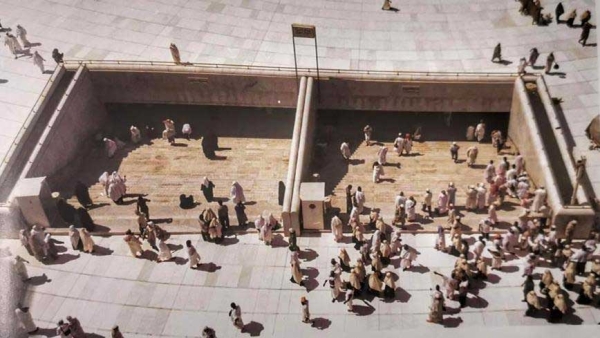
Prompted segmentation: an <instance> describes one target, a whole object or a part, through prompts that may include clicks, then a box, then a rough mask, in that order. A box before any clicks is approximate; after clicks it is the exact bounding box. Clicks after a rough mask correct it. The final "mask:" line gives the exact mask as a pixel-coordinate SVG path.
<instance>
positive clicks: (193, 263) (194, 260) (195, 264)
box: [185, 239, 200, 269]
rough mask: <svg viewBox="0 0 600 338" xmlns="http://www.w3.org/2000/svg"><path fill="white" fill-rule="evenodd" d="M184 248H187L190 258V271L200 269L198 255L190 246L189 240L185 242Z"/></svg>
mask: <svg viewBox="0 0 600 338" xmlns="http://www.w3.org/2000/svg"><path fill="white" fill-rule="evenodd" d="M185 246H186V247H187V251H188V256H189V257H190V269H194V268H195V269H200V255H199V254H198V251H197V250H196V248H195V247H194V246H193V245H192V241H191V240H189V239H188V240H187V241H185Z"/></svg>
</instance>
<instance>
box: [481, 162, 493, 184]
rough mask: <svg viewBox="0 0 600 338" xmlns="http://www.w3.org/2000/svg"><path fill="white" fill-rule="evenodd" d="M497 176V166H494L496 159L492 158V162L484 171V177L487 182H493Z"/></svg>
mask: <svg viewBox="0 0 600 338" xmlns="http://www.w3.org/2000/svg"><path fill="white" fill-rule="evenodd" d="M495 176H496V168H495V167H494V161H493V160H490V164H488V165H487V167H485V171H484V172H483V178H484V179H485V181H486V182H487V183H493V182H494V177H495Z"/></svg>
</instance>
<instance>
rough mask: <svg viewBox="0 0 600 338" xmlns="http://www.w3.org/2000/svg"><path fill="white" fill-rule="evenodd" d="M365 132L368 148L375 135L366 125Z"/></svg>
mask: <svg viewBox="0 0 600 338" xmlns="http://www.w3.org/2000/svg"><path fill="white" fill-rule="evenodd" d="M363 132H364V134H365V143H366V144H367V146H370V145H371V135H372V134H373V128H371V126H370V125H368V124H367V125H366V126H365V127H364V128H363Z"/></svg>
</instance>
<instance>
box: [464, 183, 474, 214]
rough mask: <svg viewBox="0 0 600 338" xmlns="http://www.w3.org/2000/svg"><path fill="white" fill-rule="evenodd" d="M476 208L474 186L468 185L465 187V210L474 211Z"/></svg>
mask: <svg viewBox="0 0 600 338" xmlns="http://www.w3.org/2000/svg"><path fill="white" fill-rule="evenodd" d="M476 207H477V190H476V189H475V187H474V186H472V185H470V186H468V187H467V201H466V202H465V209H467V210H475V208H476Z"/></svg>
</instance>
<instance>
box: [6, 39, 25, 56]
mask: <svg viewBox="0 0 600 338" xmlns="http://www.w3.org/2000/svg"><path fill="white" fill-rule="evenodd" d="M4 45H5V46H8V49H9V50H10V52H11V53H12V54H13V55H14V56H15V59H16V58H17V57H18V54H19V53H21V52H22V51H23V48H21V44H19V41H18V40H17V38H16V37H14V36H12V35H10V34H9V33H6V36H4Z"/></svg>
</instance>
